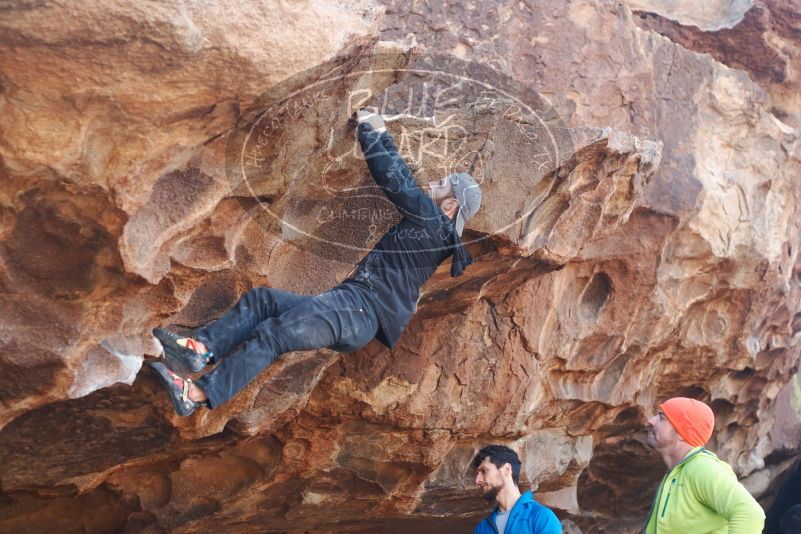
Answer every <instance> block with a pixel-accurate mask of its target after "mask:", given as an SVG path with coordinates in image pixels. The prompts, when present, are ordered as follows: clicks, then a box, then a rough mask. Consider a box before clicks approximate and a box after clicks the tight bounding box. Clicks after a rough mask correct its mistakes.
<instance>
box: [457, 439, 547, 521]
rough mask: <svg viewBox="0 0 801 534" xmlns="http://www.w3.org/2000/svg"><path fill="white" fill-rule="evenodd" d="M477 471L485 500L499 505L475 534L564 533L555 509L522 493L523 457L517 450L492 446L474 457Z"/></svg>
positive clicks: (529, 493)
mask: <svg viewBox="0 0 801 534" xmlns="http://www.w3.org/2000/svg"><path fill="white" fill-rule="evenodd" d="M473 468H475V470H476V484H477V485H478V486H479V488H480V489H481V491H482V493H483V494H484V498H485V499H486V500H488V501H495V502H496V503H497V506H495V508H494V509H493V510H492V513H491V514H490V515H488V516H487V517H486V518H484V520H482V521H481V522H480V523H479V524H478V525H477V526H476V528H475V529H474V530H473V533H474V534H561V532H562V524H561V523H560V522H559V519H557V517H556V515H555V514H554V513H553V512H552V511H551V509H550V508H548V507H546V506H543V505H541V504H540V503H538V502H537V501H535V500H534V495H533V494H532V492H531V491H526V492H525V493H523V494H521V493H520V489H519V488H518V487H517V481H518V480H519V479H520V458H518V456H517V453H516V452H515V451H514V450H512V449H510V448H509V447H506V446H505V445H488V446H487V447H484V448H483V449H481V450H480V451H478V454H476V456H475V458H473Z"/></svg>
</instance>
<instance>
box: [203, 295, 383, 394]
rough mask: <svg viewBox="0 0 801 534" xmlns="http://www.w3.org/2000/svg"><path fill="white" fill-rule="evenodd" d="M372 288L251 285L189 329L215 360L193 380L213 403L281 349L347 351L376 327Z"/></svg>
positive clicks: (370, 335) (244, 382) (371, 335)
mask: <svg viewBox="0 0 801 534" xmlns="http://www.w3.org/2000/svg"><path fill="white" fill-rule="evenodd" d="M371 295H372V292H371V291H370V290H369V289H367V288H362V287H361V286H359V285H354V284H350V283H344V284H341V285H339V286H337V287H335V288H334V289H331V290H329V291H326V292H325V293H322V294H320V295H316V296H306V295H296V294H294V293H290V292H287V291H279V290H277V289H271V288H258V289H251V290H250V291H248V292H247V293H245V295H244V296H243V297H242V298H241V299H240V300H239V302H237V304H236V305H235V306H234V307H233V309H231V311H229V312H228V313H226V314H225V315H223V316H222V317H220V318H219V319H217V320H216V321H214V322H212V323H209V324H208V325H206V326H204V327H203V328H200V329H198V330H196V331H195V332H194V335H193V337H195V339H197V340H198V341H201V342H203V344H205V345H206V347H207V348H208V349H209V350H211V351H212V352H213V354H214V358H215V360H217V361H219V364H218V365H217V367H216V368H215V369H214V370H213V371H211V372H210V373H207V374H206V375H204V376H203V377H201V378H199V379H198V380H197V381H196V382H195V383H196V384H197V386H198V387H200V389H202V390H203V391H204V393H206V395H207V396H208V398H209V402H210V404H211V407H212V408H215V407H217V406H219V405H220V404H222V403H224V402H225V401H227V400H228V399H230V398H231V397H233V396H234V395H236V394H237V393H238V392H239V391H240V390H241V389H242V388H244V387H245V386H247V385H248V383H250V381H251V380H253V379H254V378H256V376H258V374H259V373H260V372H261V371H262V370H263V369H264V368H265V367H267V366H268V365H270V364H271V363H272V362H273V360H275V359H276V358H277V357H278V356H280V355H281V354H284V353H286V352H292V351H302V350H313V349H321V348H331V349H334V350H336V351H339V352H350V351H354V350H357V349H360V348H361V347H363V346H365V345H366V344H367V343H369V342H370V340H371V339H373V338H374V337H375V335H376V333H377V332H378V318H377V316H376V312H375V308H374V307H373V305H372V302H371Z"/></svg>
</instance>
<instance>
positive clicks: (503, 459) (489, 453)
mask: <svg viewBox="0 0 801 534" xmlns="http://www.w3.org/2000/svg"><path fill="white" fill-rule="evenodd" d="M485 458H489V461H490V462H491V463H492V464H493V465H494V466H495V467H497V468H498V469H500V468H501V467H503V464H509V465H511V466H512V480H513V481H514V483H515V484H517V481H518V479H519V478H520V458H518V457H517V453H516V452H515V451H513V450H512V449H510V448H509V447H507V446H506V445H487V446H486V447H484V448H483V449H481V450H480V451H478V454H476V457H475V458H473V469H476V468H478V466H479V465H481V462H483V461H484V459H485Z"/></svg>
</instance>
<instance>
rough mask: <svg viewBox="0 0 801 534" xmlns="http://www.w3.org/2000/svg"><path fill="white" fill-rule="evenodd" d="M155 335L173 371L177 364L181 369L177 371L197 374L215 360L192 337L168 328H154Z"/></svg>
mask: <svg viewBox="0 0 801 534" xmlns="http://www.w3.org/2000/svg"><path fill="white" fill-rule="evenodd" d="M153 335H154V336H156V339H158V340H159V342H160V343H161V346H162V347H163V348H164V356H165V358H166V360H167V363H168V364H172V365H170V367H171V368H173V369H175V365H176V364H177V365H178V367H180V368H181V369H176V370H185V371H188V372H190V373H197V372H198V371H200V370H202V369H203V368H204V367H206V365H207V364H208V363H209V362H211V361H212V360H213V358H214V355H213V354H212V353H211V352H210V351H203V349H201V347H200V346H198V342H197V341H195V340H194V339H192V338H191V337H186V336H182V335H179V334H175V333H173V332H170V331H169V330H167V329H166V328H154V329H153Z"/></svg>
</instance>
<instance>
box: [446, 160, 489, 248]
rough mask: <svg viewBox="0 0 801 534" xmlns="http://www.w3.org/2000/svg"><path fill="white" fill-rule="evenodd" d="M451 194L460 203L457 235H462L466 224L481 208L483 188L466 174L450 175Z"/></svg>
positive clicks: (457, 216)
mask: <svg viewBox="0 0 801 534" xmlns="http://www.w3.org/2000/svg"><path fill="white" fill-rule="evenodd" d="M447 178H448V179H449V180H450V182H451V194H452V195H453V198H455V199H456V200H457V201H458V202H459V211H458V212H457V213H456V233H458V234H459V235H462V231H463V230H464V224H465V223H466V222H467V221H469V220H470V219H472V218H473V215H475V214H476V213H477V212H478V208H480V207H481V188H480V187H479V186H478V184H477V183H476V181H475V180H473V177H472V176H470V175H469V174H467V173H466V172H458V173H454V174H449V175H448V176H447Z"/></svg>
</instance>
